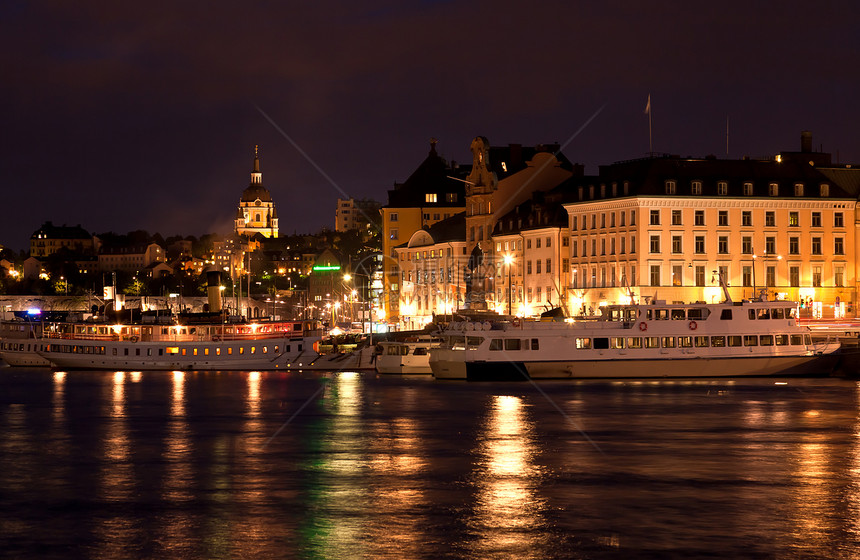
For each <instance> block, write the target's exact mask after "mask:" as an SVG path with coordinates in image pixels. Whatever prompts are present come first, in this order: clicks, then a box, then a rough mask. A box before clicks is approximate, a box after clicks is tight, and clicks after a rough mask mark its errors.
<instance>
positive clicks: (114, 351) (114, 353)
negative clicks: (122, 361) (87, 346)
mask: <svg viewBox="0 0 860 560" xmlns="http://www.w3.org/2000/svg"><path fill="white" fill-rule="evenodd" d="M113 355H114V356H116V348H114V349H113Z"/></svg>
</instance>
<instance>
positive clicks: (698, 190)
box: [690, 181, 702, 195]
mask: <svg viewBox="0 0 860 560" xmlns="http://www.w3.org/2000/svg"><path fill="white" fill-rule="evenodd" d="M690 194H693V195H700V194H702V182H701V181H693V182H692V183H690Z"/></svg>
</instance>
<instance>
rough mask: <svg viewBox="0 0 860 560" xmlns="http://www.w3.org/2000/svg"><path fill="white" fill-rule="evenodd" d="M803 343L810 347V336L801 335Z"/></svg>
mask: <svg viewBox="0 0 860 560" xmlns="http://www.w3.org/2000/svg"><path fill="white" fill-rule="evenodd" d="M803 343H804V344H806V345H807V346H809V345H811V344H812V336H811V335H808V334H805V335H803Z"/></svg>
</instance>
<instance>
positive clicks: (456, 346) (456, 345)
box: [451, 336, 466, 350]
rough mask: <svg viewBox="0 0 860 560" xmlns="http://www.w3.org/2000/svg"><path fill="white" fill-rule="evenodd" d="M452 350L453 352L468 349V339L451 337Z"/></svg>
mask: <svg viewBox="0 0 860 560" xmlns="http://www.w3.org/2000/svg"><path fill="white" fill-rule="evenodd" d="M451 349H452V350H465V349H466V337H465V336H452V337H451Z"/></svg>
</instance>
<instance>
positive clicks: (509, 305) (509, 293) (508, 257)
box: [505, 253, 514, 316]
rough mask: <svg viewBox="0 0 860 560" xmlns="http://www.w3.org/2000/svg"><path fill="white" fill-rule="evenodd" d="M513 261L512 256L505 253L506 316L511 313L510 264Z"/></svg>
mask: <svg viewBox="0 0 860 560" xmlns="http://www.w3.org/2000/svg"><path fill="white" fill-rule="evenodd" d="M513 262H514V257H513V255H511V254H510V253H508V254H507V255H505V264H506V265H508V316H510V315H511V264H513Z"/></svg>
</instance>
